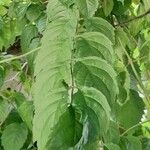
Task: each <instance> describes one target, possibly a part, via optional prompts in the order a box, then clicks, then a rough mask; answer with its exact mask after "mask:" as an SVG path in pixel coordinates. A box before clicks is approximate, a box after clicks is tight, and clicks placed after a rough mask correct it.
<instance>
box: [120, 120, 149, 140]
mask: <svg viewBox="0 0 150 150" xmlns="http://www.w3.org/2000/svg"><path fill="white" fill-rule="evenodd" d="M147 122H150V120H146V121H143V122H140V123H138V124H136V125H134V126H132V127H131V128H129V129H127V130H126V131H125V132H123V133H122V134H121V135H120V136H121V137H122V136H124V135H125V134H127V133H128V132H129V131H131V130H132V129H134V128H136V127H138V126H140V125H142V124H144V123H147Z"/></svg>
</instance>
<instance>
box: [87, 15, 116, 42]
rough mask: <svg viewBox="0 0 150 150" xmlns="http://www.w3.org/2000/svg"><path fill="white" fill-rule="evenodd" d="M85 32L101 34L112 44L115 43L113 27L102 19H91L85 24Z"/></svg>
mask: <svg viewBox="0 0 150 150" xmlns="http://www.w3.org/2000/svg"><path fill="white" fill-rule="evenodd" d="M85 25H86V28H87V31H96V32H101V33H103V34H104V35H105V36H106V37H107V38H108V39H109V40H110V41H112V43H113V44H114V43H115V33H114V28H113V26H112V25H111V24H110V23H109V22H107V21H106V20H105V19H103V18H98V17H92V18H89V19H87V20H86V22H85Z"/></svg>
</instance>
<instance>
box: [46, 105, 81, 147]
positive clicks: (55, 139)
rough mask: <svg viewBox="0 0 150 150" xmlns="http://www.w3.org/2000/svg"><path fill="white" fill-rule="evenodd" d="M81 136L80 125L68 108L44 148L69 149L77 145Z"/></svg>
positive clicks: (72, 110)
mask: <svg viewBox="0 0 150 150" xmlns="http://www.w3.org/2000/svg"><path fill="white" fill-rule="evenodd" d="M66 131H67V132H66ZM81 136H82V124H80V123H79V122H78V121H77V120H76V118H75V112H74V109H73V108H72V107H71V106H70V107H69V108H68V110H67V111H66V112H65V113H64V114H62V116H61V117H60V118H59V121H58V123H57V124H56V126H55V129H54V130H53V133H52V136H51V137H50V139H49V141H48V142H47V146H46V147H47V149H55V150H64V149H69V148H71V147H74V146H75V145H76V144H77V142H78V141H79V139H80V137H81Z"/></svg>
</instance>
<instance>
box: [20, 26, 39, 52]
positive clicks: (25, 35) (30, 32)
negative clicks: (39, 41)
mask: <svg viewBox="0 0 150 150" xmlns="http://www.w3.org/2000/svg"><path fill="white" fill-rule="evenodd" d="M37 34H38V30H37V28H36V26H35V25H27V26H25V27H24V29H23V31H22V34H21V48H22V50H23V52H27V51H28V50H29V47H30V43H31V42H32V39H33V38H35V37H36V36H37Z"/></svg>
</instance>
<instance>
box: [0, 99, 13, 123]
mask: <svg viewBox="0 0 150 150" xmlns="http://www.w3.org/2000/svg"><path fill="white" fill-rule="evenodd" d="M10 111H11V106H10V104H9V103H8V102H7V101H6V100H3V99H2V97H0V124H2V123H3V122H4V121H5V120H6V118H7V116H8V115H9V113H10Z"/></svg>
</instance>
